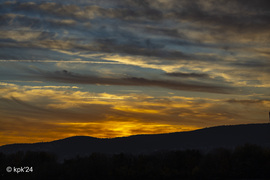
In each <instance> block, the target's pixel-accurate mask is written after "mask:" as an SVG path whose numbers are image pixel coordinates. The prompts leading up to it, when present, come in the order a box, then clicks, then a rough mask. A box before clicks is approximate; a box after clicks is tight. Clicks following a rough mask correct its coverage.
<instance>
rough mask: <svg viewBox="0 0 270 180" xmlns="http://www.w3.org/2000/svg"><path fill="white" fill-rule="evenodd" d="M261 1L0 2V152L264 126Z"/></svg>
mask: <svg viewBox="0 0 270 180" xmlns="http://www.w3.org/2000/svg"><path fill="white" fill-rule="evenodd" d="M269 20H270V3H269V2H268V1H266V0H258V1H253V0H245V1H243V0H234V1H225V0H215V1H214V0H206V1H205V0H196V1H195V0H194V1H193V0H180V1H176V0H152V1H150V0H132V1H131V0H124V1H122V0H121V1H120V0H99V1H96V0H91V1H84V0H79V1H71V0H67V1H64V2H63V1H59V0H56V1H39V0H21V1H5V0H1V1H0V106H1V108H0V123H1V124H2V125H1V131H0V133H1V134H0V136H1V139H2V142H0V144H6V143H13V142H35V141H47V140H52V139H58V138H62V137H67V136H71V135H90V136H95V137H117V136H127V135H132V134H142V133H143V134H145V133H165V132H175V131H185V130H192V129H197V128H201V127H208V126H214V125H223V124H239V123H262V122H267V112H268V110H269V108H270V107H269V100H270V94H269V92H270V91H269V88H270V80H269V78H270V73H269V72H270V61H269V60H270V59H269V58H270V53H269V52H270V51H269V50H270V45H269V44H270V39H269V37H270V25H269Z"/></svg>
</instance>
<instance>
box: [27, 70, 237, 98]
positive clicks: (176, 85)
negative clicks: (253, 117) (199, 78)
mask: <svg viewBox="0 0 270 180" xmlns="http://www.w3.org/2000/svg"><path fill="white" fill-rule="evenodd" d="M32 73H35V74H36V75H37V76H40V77H41V78H45V79H46V80H48V81H56V82H63V83H72V84H100V85H117V86H149V87H153V86H156V87H162V88H169V89H174V90H184V91H199V92H209V93H222V94H230V93H234V91H235V89H233V88H231V87H222V86H215V85H211V84H205V83H194V82H193V83H187V82H181V81H170V80H155V79H146V78H140V77H123V78H108V77H98V76H91V75H80V74H77V73H71V72H68V71H66V70H63V71H57V72H54V73H50V72H41V71H39V72H37V71H35V72H33V71H32Z"/></svg>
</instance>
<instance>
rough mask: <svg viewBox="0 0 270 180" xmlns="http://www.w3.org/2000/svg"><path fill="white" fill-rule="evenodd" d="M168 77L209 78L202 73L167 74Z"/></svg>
mask: <svg viewBox="0 0 270 180" xmlns="http://www.w3.org/2000/svg"><path fill="white" fill-rule="evenodd" d="M166 75H167V76H173V77H182V78H209V75H208V74H200V73H182V72H172V73H166Z"/></svg>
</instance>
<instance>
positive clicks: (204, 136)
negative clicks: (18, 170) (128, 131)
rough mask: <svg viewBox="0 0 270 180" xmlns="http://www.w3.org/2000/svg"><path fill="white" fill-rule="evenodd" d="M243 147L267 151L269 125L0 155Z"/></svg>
mask: <svg viewBox="0 0 270 180" xmlns="http://www.w3.org/2000/svg"><path fill="white" fill-rule="evenodd" d="M246 143H249V144H256V145H260V146H264V147H270V124H247V125H230V126H217V127H210V128H204V129H200V130H195V131H189V132H177V133H169V134H155V135H135V136H129V137H119V138H112V139H99V138H93V137H88V136H74V137H69V138H65V139H61V140H56V141H52V142H45V143H34V144H11V145H4V146H1V147H0V152H4V153H14V152H17V151H46V152H51V153H55V154H56V155H57V156H58V158H59V159H60V160H63V159H69V158H72V157H76V156H77V155H79V156H86V155H89V154H91V153H93V152H98V153H110V154H114V153H132V154H138V153H152V152H157V151H172V150H186V149H198V150H202V151H210V150H212V149H214V148H220V147H224V148H234V147H236V146H239V145H243V144H246Z"/></svg>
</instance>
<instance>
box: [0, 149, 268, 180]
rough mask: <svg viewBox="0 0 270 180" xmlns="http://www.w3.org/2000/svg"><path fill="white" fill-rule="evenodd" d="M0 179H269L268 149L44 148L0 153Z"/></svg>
mask: <svg viewBox="0 0 270 180" xmlns="http://www.w3.org/2000/svg"><path fill="white" fill-rule="evenodd" d="M0 163H1V164H0V166H1V169H0V175H1V176H0V179H10V180H12V179H29V180H34V179H39V180H43V179H44V180H45V179H59V180H60V179H64V180H69V179H70V180H71V179H72V180H73V179H80V180H84V179H91V180H103V179H104V180H105V179H106V180H109V179H115V180H116V179H117V180H122V179H123V180H126V179H129V180H137V179H147V180H149V179H150V180H151V179H155V180H159V179H160V180H161V179H164V180H165V179H166V180H170V179H235V178H236V179H238V178H245V179H253V178H256V179H269V178H270V149H269V148H265V147H260V146H257V145H251V144H246V145H243V146H239V147H237V148H235V149H233V150H230V149H225V148H219V149H215V150H213V151H210V152H207V153H204V152H200V151H199V150H185V151H169V152H154V153H152V154H139V155H134V154H124V153H120V154H111V155H110V154H101V153H93V154H91V155H90V156H87V157H78V156H77V157H76V158H73V159H69V160H64V161H63V162H59V161H58V159H57V157H56V156H55V155H54V154H51V153H47V152H17V153H15V154H3V153H0ZM7 166H11V167H12V168H13V167H25V166H29V167H33V172H28V173H26V172H22V173H16V172H10V173H8V172H7V171H6V167H7Z"/></svg>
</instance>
